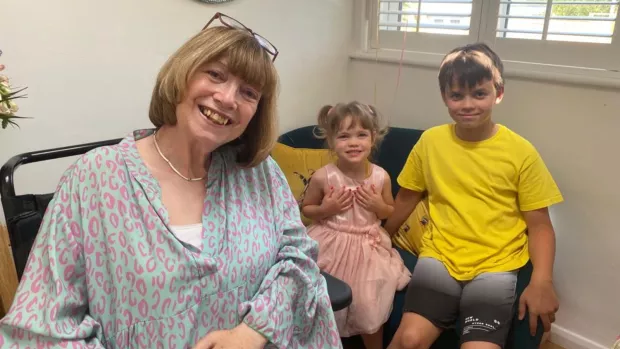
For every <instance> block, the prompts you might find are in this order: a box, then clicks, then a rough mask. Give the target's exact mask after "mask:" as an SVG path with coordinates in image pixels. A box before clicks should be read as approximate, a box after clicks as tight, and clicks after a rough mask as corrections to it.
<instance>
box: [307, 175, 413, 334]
mask: <svg viewBox="0 0 620 349" xmlns="http://www.w3.org/2000/svg"><path fill="white" fill-rule="evenodd" d="M325 170H326V171H327V184H326V188H325V192H328V190H329V188H330V187H334V188H341V187H342V186H345V187H346V188H350V189H352V190H354V189H355V188H357V187H360V186H361V185H362V184H366V185H368V186H370V185H371V184H374V186H375V190H377V191H378V192H381V190H382V188H383V183H384V182H385V176H386V175H387V173H386V172H385V170H384V169H382V168H381V167H379V166H377V165H374V164H373V165H372V169H371V174H370V176H369V177H368V178H367V179H366V180H364V181H361V182H360V181H357V180H354V179H352V178H349V177H347V176H345V175H344V174H343V173H342V172H341V171H340V170H339V169H338V167H337V166H336V165H335V164H329V165H327V166H325ZM308 235H310V237H312V238H313V239H314V240H316V241H317V242H318V243H319V259H318V264H319V267H320V268H321V270H324V271H326V272H327V273H329V274H331V275H333V276H335V277H337V278H339V279H341V280H343V281H344V282H346V283H347V284H349V286H350V287H351V290H352V291H353V302H352V303H351V305H350V306H349V307H348V308H346V309H343V310H340V311H338V312H336V313H335V315H336V322H337V324H338V330H339V332H340V336H341V337H351V336H354V335H358V334H372V333H375V332H377V331H378V330H379V329H380V328H381V326H383V324H384V323H385V322H386V321H387V319H388V317H389V316H390V312H391V311H392V302H393V299H394V294H395V293H396V291H397V290H402V289H403V288H405V286H407V284H408V283H409V280H410V278H411V273H410V272H409V270H408V269H407V268H406V267H405V265H404V264H403V260H402V259H401V258H400V255H399V254H398V252H396V250H395V249H393V248H392V243H391V241H390V238H389V236H388V234H387V233H386V232H385V230H384V229H383V228H382V227H381V221H380V220H379V219H378V218H377V215H376V214H375V213H374V212H370V211H368V210H366V209H364V208H363V207H361V206H360V205H359V204H358V203H357V202H355V201H354V202H353V206H352V207H351V208H350V209H349V210H347V211H345V212H343V213H340V214H338V215H335V216H332V217H330V218H327V219H324V220H322V221H320V222H317V223H315V224H313V225H311V226H310V227H308Z"/></svg>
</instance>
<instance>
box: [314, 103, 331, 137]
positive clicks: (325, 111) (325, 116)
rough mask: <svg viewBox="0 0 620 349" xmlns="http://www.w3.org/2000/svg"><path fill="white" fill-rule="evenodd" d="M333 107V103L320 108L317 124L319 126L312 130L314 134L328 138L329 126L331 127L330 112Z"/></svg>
mask: <svg viewBox="0 0 620 349" xmlns="http://www.w3.org/2000/svg"><path fill="white" fill-rule="evenodd" d="M332 109H333V107H332V106H331V105H325V106H323V107H322V108H321V110H319V115H318V116H317V120H316V124H317V126H316V127H315V128H314V130H312V133H313V134H314V136H315V137H316V138H318V139H325V138H327V128H328V127H329V112H330V111H331V110H332Z"/></svg>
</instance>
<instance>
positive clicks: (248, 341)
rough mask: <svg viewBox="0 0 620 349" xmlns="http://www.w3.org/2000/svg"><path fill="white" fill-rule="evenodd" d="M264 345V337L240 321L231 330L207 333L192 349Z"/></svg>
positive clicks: (257, 348) (255, 348)
mask: <svg viewBox="0 0 620 349" xmlns="http://www.w3.org/2000/svg"><path fill="white" fill-rule="evenodd" d="M265 345H267V339H266V338H265V337H263V336H262V335H261V334H260V333H258V332H256V331H254V330H253V329H251V328H250V327H249V326H248V325H246V324H245V323H242V324H241V325H239V326H237V327H235V328H233V329H232V330H221V331H215V332H211V333H209V334H208V335H206V336H204V337H203V338H202V339H201V340H200V341H198V343H196V345H195V346H194V348H193V349H262V348H264V347H265Z"/></svg>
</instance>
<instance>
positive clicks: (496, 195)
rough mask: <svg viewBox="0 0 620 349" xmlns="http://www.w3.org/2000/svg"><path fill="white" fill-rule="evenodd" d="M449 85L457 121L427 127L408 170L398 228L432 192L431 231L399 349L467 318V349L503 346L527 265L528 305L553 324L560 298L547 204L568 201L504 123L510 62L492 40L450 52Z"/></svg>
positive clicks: (445, 92) (442, 78)
mask: <svg viewBox="0 0 620 349" xmlns="http://www.w3.org/2000/svg"><path fill="white" fill-rule="evenodd" d="M439 88H440V91H441V95H442V98H443V101H444V103H445V105H446V107H447V108H448V112H449V114H450V116H451V117H452V119H453V120H454V124H448V125H442V126H437V127H433V128H431V129H428V130H427V131H425V132H424V134H423V135H422V137H421V138H420V140H419V141H418V142H417V144H416V145H415V146H414V147H413V150H412V151H411V153H410V155H409V157H408V159H407V162H406V164H405V166H404V168H403V170H402V172H401V174H400V176H399V177H398V183H399V185H400V186H401V189H400V191H399V192H398V195H397V197H396V201H395V211H394V213H393V214H392V216H391V217H390V218H389V219H388V221H387V222H386V224H385V228H386V230H387V231H388V233H390V234H391V235H393V234H394V233H396V232H397V230H398V228H399V227H400V226H401V225H402V223H403V222H404V221H405V220H406V219H407V217H408V216H409V215H410V214H411V212H412V211H413V209H414V208H415V207H416V205H417V204H418V202H420V200H421V199H422V197H423V195H424V193H427V194H428V197H429V213H430V220H431V222H430V224H429V226H430V228H429V229H430V231H429V233H427V234H425V235H424V237H423V240H422V250H421V253H420V256H419V259H418V262H417V264H416V267H415V269H414V272H413V276H412V278H411V282H410V284H409V288H408V290H407V295H406V299H405V306H404V309H403V311H404V315H403V318H402V321H401V324H400V327H399V328H398V330H397V332H396V334H395V336H394V339H393V340H392V343H391V344H390V346H389V348H390V349H397V348H416V349H417V348H429V347H430V346H431V344H432V343H433V342H434V341H435V339H437V337H438V336H439V335H440V333H441V331H442V330H444V329H447V328H450V327H453V326H454V325H455V322H456V321H457V320H459V323H460V328H461V329H462V331H461V333H460V334H459V335H460V339H461V348H467V349H472V348H489V349H491V348H503V347H504V345H505V342H506V338H507V335H508V331H509V329H510V326H511V319H512V317H513V312H512V310H513V304H514V301H515V299H516V294H515V290H516V282H517V272H518V270H519V268H521V267H523V266H524V265H525V264H526V263H527V262H528V260H530V258H531V260H532V265H533V267H534V271H533V274H532V279H531V281H530V284H529V285H528V286H527V288H526V289H525V291H524V292H523V294H522V296H521V299H520V304H519V317H520V318H523V317H524V315H525V311H526V309H527V311H528V312H529V323H530V331H531V332H532V333H535V331H536V323H537V319H538V317H540V318H541V320H542V323H543V324H544V328H545V330H546V331H548V330H549V328H550V324H551V322H553V321H554V320H555V315H554V314H555V312H556V311H557V309H558V300H557V298H556V295H555V291H554V288H553V284H552V273H553V260H554V255H555V233H554V231H553V227H552V225H551V221H550V219H549V212H548V210H547V208H548V207H549V206H550V205H553V204H556V203H559V202H562V201H563V198H562V194H561V193H560V191H559V189H558V187H557V186H556V184H555V182H554V180H553V178H552V177H551V174H550V173H549V171H548V170H547V168H546V166H545V164H544V162H543V160H542V159H541V157H540V156H539V154H538V152H537V151H536V149H535V148H534V146H533V145H531V144H530V143H529V142H528V141H527V140H525V139H524V138H522V137H521V136H519V135H517V134H516V133H514V132H513V131H511V130H509V129H508V128H506V127H505V126H502V125H499V124H496V123H494V122H493V121H492V119H491V114H492V110H493V107H494V106H495V105H496V104H498V103H500V102H501V100H502V97H503V95H504V80H503V65H502V62H501V60H500V58H499V57H498V56H497V55H496V54H495V52H493V51H492V50H491V49H490V48H489V47H488V46H486V45H485V44H473V45H467V46H464V47H459V48H457V49H454V50H453V51H451V52H450V53H449V54H448V55H446V57H444V59H443V61H442V63H441V67H440V71H439Z"/></svg>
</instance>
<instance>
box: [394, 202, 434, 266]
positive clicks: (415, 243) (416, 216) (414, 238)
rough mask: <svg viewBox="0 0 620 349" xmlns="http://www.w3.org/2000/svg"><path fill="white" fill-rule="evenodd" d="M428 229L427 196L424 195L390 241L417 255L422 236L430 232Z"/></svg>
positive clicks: (420, 246)
mask: <svg viewBox="0 0 620 349" xmlns="http://www.w3.org/2000/svg"><path fill="white" fill-rule="evenodd" d="M430 229H431V228H430V218H429V215H428V197H426V198H424V199H423V200H422V201H420V203H419V204H418V206H416V208H415V210H413V212H412V213H411V215H409V218H407V220H406V221H405V223H403V225H402V226H401V227H400V228H399V229H398V232H397V233H396V234H395V235H394V236H393V237H392V242H393V243H394V245H395V246H397V247H399V248H402V249H403V250H405V251H407V252H409V253H412V254H414V255H416V256H417V255H418V254H419V253H420V249H421V248H422V236H423V235H424V234H426V233H427V232H430Z"/></svg>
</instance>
